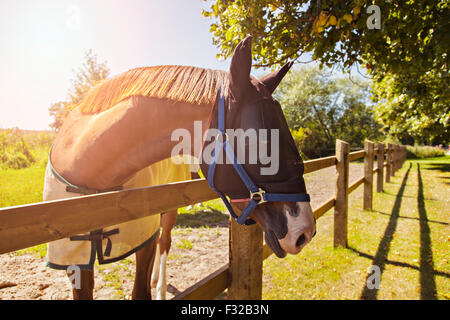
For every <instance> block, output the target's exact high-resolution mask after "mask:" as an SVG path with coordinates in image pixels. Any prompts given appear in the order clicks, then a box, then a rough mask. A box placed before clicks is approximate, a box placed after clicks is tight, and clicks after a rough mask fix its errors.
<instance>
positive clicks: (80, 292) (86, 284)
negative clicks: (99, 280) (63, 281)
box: [67, 270, 94, 300]
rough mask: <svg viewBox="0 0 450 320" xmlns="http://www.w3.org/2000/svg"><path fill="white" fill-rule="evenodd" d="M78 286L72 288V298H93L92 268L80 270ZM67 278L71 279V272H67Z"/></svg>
mask: <svg viewBox="0 0 450 320" xmlns="http://www.w3.org/2000/svg"><path fill="white" fill-rule="evenodd" d="M80 271H81V272H80V282H79V284H80V288H79V289H76V288H73V289H72V293H73V299H74V300H93V299H94V270H80ZM67 275H68V276H69V279H70V280H71V281H72V280H73V274H72V275H70V274H67Z"/></svg>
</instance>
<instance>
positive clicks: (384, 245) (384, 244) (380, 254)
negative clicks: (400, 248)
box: [360, 163, 411, 300]
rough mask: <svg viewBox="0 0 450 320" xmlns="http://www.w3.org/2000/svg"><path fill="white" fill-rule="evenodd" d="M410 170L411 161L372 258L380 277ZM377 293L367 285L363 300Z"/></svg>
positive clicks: (375, 295)
mask: <svg viewBox="0 0 450 320" xmlns="http://www.w3.org/2000/svg"><path fill="white" fill-rule="evenodd" d="M410 170H411V163H410V164H409V168H408V170H407V171H406V174H405V176H404V177H403V180H402V182H401V185H400V189H399V190H398V194H397V197H396V198H395V203H394V206H393V208H392V212H391V215H390V218H389V223H388V225H387V227H386V230H385V231H384V235H383V238H382V239H381V241H380V244H379V245H378V249H377V252H376V254H375V256H374V258H373V260H372V265H375V266H378V268H379V269H380V274H379V276H380V278H381V275H382V274H383V271H384V268H385V265H386V261H387V257H388V253H389V249H390V247H391V241H392V239H393V236H394V233H395V229H396V228H397V222H398V218H399V213H400V207H401V203H402V195H403V193H404V192H405V187H406V181H407V180H408V175H409V172H410ZM370 277H371V274H368V275H367V278H366V282H365V284H367V282H368V281H369V280H370V279H369V278H370ZM377 295H378V289H377V288H373V289H369V286H367V285H365V286H364V289H363V291H362V293H361V297H360V298H361V299H363V300H376V299H377Z"/></svg>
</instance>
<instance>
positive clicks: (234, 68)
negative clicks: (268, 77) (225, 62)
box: [230, 36, 252, 99]
mask: <svg viewBox="0 0 450 320" xmlns="http://www.w3.org/2000/svg"><path fill="white" fill-rule="evenodd" d="M251 69H252V37H251V36H247V37H245V39H244V40H242V41H241V42H239V44H238V45H237V46H236V48H235V49H234V52H233V57H232V58H231V64H230V91H231V93H232V95H233V97H234V98H235V99H239V98H240V97H242V96H243V94H244V92H245V90H246V89H247V88H248V86H249V85H250V71H251Z"/></svg>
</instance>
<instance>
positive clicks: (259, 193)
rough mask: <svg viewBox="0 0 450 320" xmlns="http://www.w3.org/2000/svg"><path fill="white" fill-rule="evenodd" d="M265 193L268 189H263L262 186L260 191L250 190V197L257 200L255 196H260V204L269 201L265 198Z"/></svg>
mask: <svg viewBox="0 0 450 320" xmlns="http://www.w3.org/2000/svg"><path fill="white" fill-rule="evenodd" d="M264 193H266V191H264V190H263V189H261V188H258V191H256V192H251V191H250V199H253V200H255V201H258V200H257V199H255V198H254V196H259V201H258V204H261V203H264V202H267V201H266V200H264Z"/></svg>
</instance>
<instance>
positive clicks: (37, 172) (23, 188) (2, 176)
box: [0, 161, 47, 258]
mask: <svg viewBox="0 0 450 320" xmlns="http://www.w3.org/2000/svg"><path fill="white" fill-rule="evenodd" d="M44 176H45V166H44V163H43V162H42V161H39V162H37V163H35V164H33V165H32V166H30V167H28V168H24V169H17V170H16V169H2V170H0V208H1V207H9V206H16V205H21V204H27V203H34V202H41V201H42V189H43V188H44ZM15 253H16V254H22V253H31V254H33V255H34V256H36V257H39V258H42V257H45V255H46V254H47V244H45V243H44V244H40V245H38V246H35V247H30V248H27V249H23V250H18V251H16V252H15Z"/></svg>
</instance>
